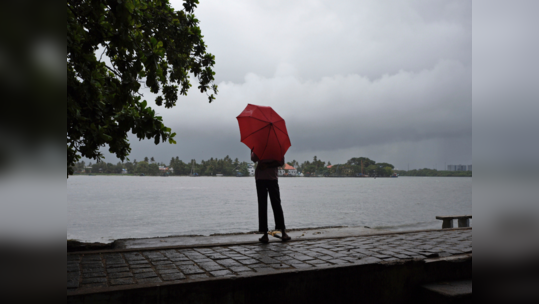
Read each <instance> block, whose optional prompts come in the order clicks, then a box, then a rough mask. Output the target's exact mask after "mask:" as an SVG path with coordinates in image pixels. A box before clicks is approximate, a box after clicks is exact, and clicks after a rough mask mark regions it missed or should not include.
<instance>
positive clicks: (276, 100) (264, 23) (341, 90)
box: [107, 1, 472, 168]
mask: <svg viewBox="0 0 539 304" xmlns="http://www.w3.org/2000/svg"><path fill="white" fill-rule="evenodd" d="M173 3H174V2H173ZM197 17H198V18H199V19H200V20H201V28H202V31H203V34H204V35H205V39H206V43H207V44H208V48H209V50H210V52H212V53H214V54H215V55H216V60H217V67H216V73H217V75H216V76H217V82H218V85H219V95H218V97H217V100H216V101H215V102H214V103H212V104H208V103H207V102H206V99H205V95H201V94H199V93H198V92H196V90H192V91H191V92H190V94H189V96H187V97H183V96H182V97H180V99H179V101H178V104H177V106H176V107H175V108H173V109H164V108H160V107H156V111H157V112H158V113H160V114H161V115H162V116H163V119H164V121H165V123H166V124H167V125H168V126H169V127H171V128H172V129H173V130H174V131H175V132H177V133H178V135H177V141H178V145H168V144H160V145H158V146H155V145H154V144H153V143H152V142H149V141H142V142H138V141H137V140H136V139H135V138H132V139H130V140H131V142H132V148H133V150H132V156H131V159H133V158H137V159H141V158H143V157H144V156H148V157H150V156H154V157H156V158H157V159H158V160H159V161H165V162H168V160H170V157H172V156H179V157H180V158H182V159H184V160H189V159H191V158H196V159H197V160H200V159H207V158H210V157H224V156H225V155H230V156H231V157H238V158H240V160H248V159H249V156H248V151H247V148H246V147H245V146H244V145H243V144H241V143H240V142H239V131H238V125H237V122H236V119H235V117H236V116H237V115H238V114H239V113H240V112H241V111H242V110H243V109H244V108H245V106H246V105H247V103H252V104H260V105H268V106H271V107H273V108H274V109H275V110H276V111H277V112H278V113H279V114H280V115H281V116H282V117H283V118H285V120H286V122H287V127H288V130H289V133H290V137H291V141H292V147H291V148H290V150H289V152H288V153H287V159H290V160H291V159H296V160H298V161H303V160H307V159H311V158H312V156H314V155H317V156H319V157H324V159H329V160H331V161H332V162H333V163H336V162H344V161H346V160H347V159H349V158H350V157H354V156H359V155H365V156H368V157H371V158H373V159H375V160H377V161H387V162H391V163H394V164H396V165H397V166H399V167H401V168H403V167H405V166H407V164H408V163H409V162H412V163H413V164H415V165H414V167H421V166H428V167H434V166H435V164H436V163H438V164H439V168H441V167H442V165H441V164H442V163H444V162H454V163H459V162H460V163H471V152H472V149H471V134H472V103H471V96H472V87H471V85H472V68H471V6H470V4H469V3H468V2H466V1H429V2H421V1H419V2H418V1H397V2H393V3H391V4H388V3H386V2H381V1H361V2H356V1H351V2H334V1H327V2H326V1H299V2H296V1H293V2H291V1H286V2H285V1H271V2H252V1H203V2H202V3H201V5H200V6H199V9H198V10H197ZM193 87H196V85H195V84H194V85H193ZM145 96H146V97H147V98H148V99H149V100H152V99H153V97H152V95H151V94H150V93H148V92H145ZM110 158H111V156H108V157H107V161H109V159H110ZM382 158H383V159H382Z"/></svg>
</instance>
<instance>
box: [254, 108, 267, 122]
mask: <svg viewBox="0 0 539 304" xmlns="http://www.w3.org/2000/svg"><path fill="white" fill-rule="evenodd" d="M256 109H257V110H258V111H259V112H260V113H262V115H264V117H266V119H267V120H268V121H270V120H269V118H268V117H267V116H266V114H264V112H262V111H261V110H260V108H256Z"/></svg>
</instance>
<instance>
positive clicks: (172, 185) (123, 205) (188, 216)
mask: <svg viewBox="0 0 539 304" xmlns="http://www.w3.org/2000/svg"><path fill="white" fill-rule="evenodd" d="M279 184H280V188H281V200H282V204H283V210H284V214H285V220H286V225H287V227H288V228H306V227H323V226H369V227H371V228H377V229H391V230H414V229H425V228H441V225H442V224H441V221H438V220H436V219H435V218H434V217H435V216H436V215H460V214H472V178H466V177H462V178H461V177H399V178H378V179H372V178H365V179H361V178H281V179H279ZM67 202H68V205H67V208H68V209H67V214H68V222H67V238H68V239H78V240H81V241H100V242H104V241H110V240H114V239H121V238H142V237H155V236H169V235H186V234H203V235H209V234H212V233H229V232H247V231H254V230H257V229H258V220H257V200H256V191H255V181H254V178H237V177H139V176H72V177H70V178H69V179H68V180H67ZM268 208H269V210H270V211H269V212H268V215H269V227H270V229H272V228H273V227H274V221H273V213H272V212H271V207H270V206H268Z"/></svg>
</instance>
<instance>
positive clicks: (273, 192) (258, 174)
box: [251, 150, 291, 243]
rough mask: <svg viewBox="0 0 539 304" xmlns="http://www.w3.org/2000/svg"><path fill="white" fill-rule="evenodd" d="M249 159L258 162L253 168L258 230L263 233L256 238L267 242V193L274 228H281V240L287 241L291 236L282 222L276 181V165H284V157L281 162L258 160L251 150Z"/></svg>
mask: <svg viewBox="0 0 539 304" xmlns="http://www.w3.org/2000/svg"><path fill="white" fill-rule="evenodd" d="M251 160H252V161H253V162H256V163H258V164H257V166H256V169H255V181H256V194H257V197H258V231H260V232H262V233H264V235H263V236H262V237H261V238H259V239H258V240H259V241H260V242H262V243H268V242H269V238H268V193H269V197H270V201H271V208H272V209H273V217H274V218H275V230H281V232H282V236H281V239H282V241H289V240H290V239H291V237H290V236H289V235H288V234H287V233H286V231H285V229H286V227H285V224H284V214H283V208H282V206H281V194H280V192H279V183H278V177H277V175H278V169H277V168H278V167H280V166H283V165H284V157H283V160H282V161H281V162H278V161H276V160H266V159H264V160H260V159H258V156H257V155H256V154H255V152H254V151H253V150H251Z"/></svg>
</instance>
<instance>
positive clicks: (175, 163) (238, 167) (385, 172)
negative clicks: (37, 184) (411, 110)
mask: <svg viewBox="0 0 539 304" xmlns="http://www.w3.org/2000/svg"><path fill="white" fill-rule="evenodd" d="M362 162H363V169H362V166H361V164H362ZM287 163H288V164H289V165H290V166H292V167H294V168H295V169H296V170H297V174H298V175H299V174H300V173H303V174H304V176H359V175H361V173H363V174H365V175H370V176H390V175H392V174H393V169H394V166H393V165H392V164H389V163H377V162H375V161H374V160H372V159H369V158H367V157H353V158H351V159H349V160H348V161H347V162H346V163H344V164H335V165H332V164H331V162H329V161H328V162H325V161H322V160H320V159H318V158H317V157H316V156H314V158H313V161H312V162H311V161H304V162H303V163H301V164H300V163H298V162H297V161H296V160H292V161H289V162H287ZM160 166H161V167H167V168H172V169H173V170H159V167H160ZM248 168H249V163H247V162H240V161H239V160H238V159H237V158H236V159H234V160H232V159H231V158H230V157H229V156H228V155H227V156H225V158H223V159H218V158H210V159H209V160H202V161H201V162H200V163H197V162H196V161H195V160H191V161H189V162H184V161H182V160H181V159H179V157H178V156H176V157H173V158H172V159H171V160H170V162H169V163H168V164H165V163H159V162H155V159H154V158H153V157H151V158H148V157H145V158H144V160H143V161H137V160H136V159H134V160H133V161H132V162H130V161H129V162H125V163H122V162H118V163H117V164H112V163H105V162H97V163H94V164H92V163H89V164H88V165H86V163H85V162H84V161H82V162H78V163H76V164H75V166H74V167H73V171H74V172H75V173H76V174H77V173H78V174H81V173H95V174H97V173H106V174H121V173H122V172H127V173H128V174H144V175H190V174H192V173H193V172H194V173H196V174H197V175H205V176H213V175H216V174H222V175H224V176H236V175H241V176H248V175H249V170H248ZM193 169H194V170H193ZM124 170H125V171H124ZM287 171H288V170H287ZM238 173H239V174H238Z"/></svg>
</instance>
